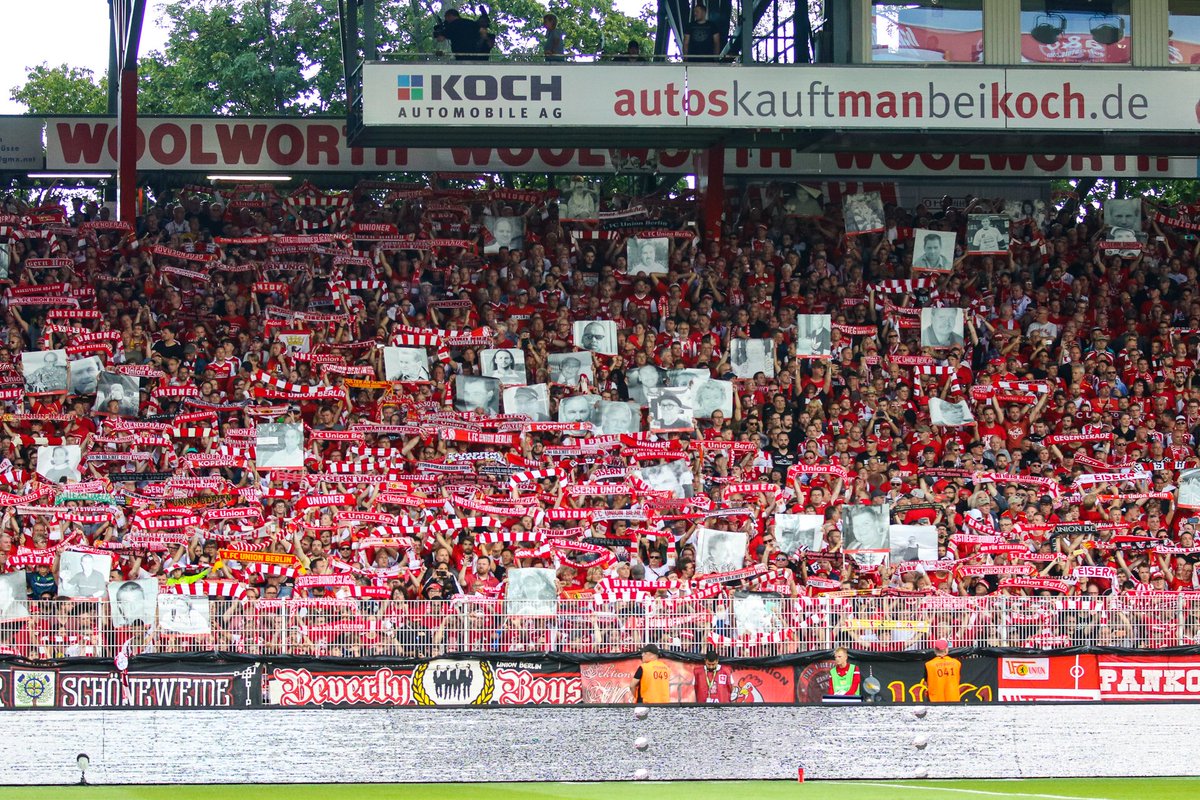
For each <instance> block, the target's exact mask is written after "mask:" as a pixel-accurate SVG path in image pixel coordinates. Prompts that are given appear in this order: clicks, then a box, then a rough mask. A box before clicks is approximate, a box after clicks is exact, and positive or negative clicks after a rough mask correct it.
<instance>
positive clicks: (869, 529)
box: [842, 504, 891, 550]
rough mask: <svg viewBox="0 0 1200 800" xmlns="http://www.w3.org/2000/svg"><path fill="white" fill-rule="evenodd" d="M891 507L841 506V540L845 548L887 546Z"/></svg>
mask: <svg viewBox="0 0 1200 800" xmlns="http://www.w3.org/2000/svg"><path fill="white" fill-rule="evenodd" d="M890 511H891V509H890V508H889V507H888V506H887V505H886V504H884V505H881V506H876V505H870V506H859V505H856V506H849V505H847V506H843V507H842V541H843V546H844V547H845V548H846V549H847V550H879V549H881V548H882V549H886V548H887V546H888V524H889V523H890V522H891V520H890V518H889V515H890Z"/></svg>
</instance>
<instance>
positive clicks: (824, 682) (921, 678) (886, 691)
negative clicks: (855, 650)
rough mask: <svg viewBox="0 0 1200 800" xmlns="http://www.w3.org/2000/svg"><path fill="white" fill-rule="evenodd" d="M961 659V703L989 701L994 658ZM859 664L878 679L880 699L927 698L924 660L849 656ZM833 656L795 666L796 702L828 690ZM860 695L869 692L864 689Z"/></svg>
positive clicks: (912, 700) (993, 695)
mask: <svg viewBox="0 0 1200 800" xmlns="http://www.w3.org/2000/svg"><path fill="white" fill-rule="evenodd" d="M960 660H961V661H962V665H963V669H962V682H961V686H960V697H961V702H963V703H990V702H992V701H994V700H995V699H996V694H997V682H998V677H997V668H996V659H995V658H992V657H990V656H989V657H982V658H979V657H968V658H962V659H960ZM851 663H852V664H856V665H857V666H858V669H859V672H860V673H861V674H862V680H863V682H864V683H865V682H866V680H867V678H869V677H871V676H874V677H875V679H876V680H878V681H879V686H880V690H879V694H878V695H877V696H876V699H875V701H876V702H879V703H924V702H926V701H927V700H928V695H927V691H926V686H925V663H924V662H923V661H912V660H906V661H898V660H896V661H892V660H882V659H881V660H874V659H871V660H865V659H860V658H854V657H852V658H851ZM832 667H833V659H832V658H830V659H827V660H821V661H814V662H812V663H810V664H805V665H803V666H797V667H796V702H798V703H801V704H805V703H819V702H821V698H822V697H823V696H825V695H827V694H829V693H830V688H829V685H830V680H829V670H830V668H832ZM863 697H864V698H868V697H869V695H868V694H867V693H866V691H865V689H864V691H863Z"/></svg>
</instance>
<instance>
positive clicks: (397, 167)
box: [0, 117, 1198, 178]
mask: <svg viewBox="0 0 1200 800" xmlns="http://www.w3.org/2000/svg"><path fill="white" fill-rule="evenodd" d="M18 122H19V126H18V127H22V128H23V127H28V125H29V123H31V122H32V123H35V124H36V126H37V130H38V136H36V137H35V139H34V140H35V141H36V142H37V147H38V160H37V163H36V164H33V165H32V166H41V143H40V127H41V120H37V119H20V120H18V121H14V120H13V119H0V137H2V138H3V139H4V141H8V140H9V138H10V134H9V131H10V129H11V130H12V133H11V136H12V137H15V136H16V135H17V133H18V132H19V131H18V130H17V128H14V127H13V126H14V125H17V123H18ZM622 153H623V154H624V155H627V156H629V157H631V158H635V159H637V160H638V161H640V162H646V161H648V160H654V161H656V162H657V164H658V171H659V172H662V173H669V174H687V173H690V172H692V171H693V170H694V168H695V167H694V156H695V155H696V153H695V152H694V151H692V150H688V149H675V148H664V149H658V150H654V151H653V159H651V158H649V156H650V155H651V151H650V150H648V149H646V148H632V149H628V150H623V151H622ZM137 154H138V169H139V170H140V171H143V172H150V171H166V172H173V171H177V172H199V171H205V170H212V171H217V172H228V173H237V172H264V171H267V172H271V171H283V172H301V173H308V172H314V173H316V172H323V173H329V172H348V173H353V172H372V171H382V172H388V171H407V172H488V173H492V172H520V171H530V172H550V173H565V174H577V173H588V172H593V173H594V172H609V171H611V170H612V169H613V166H614V165H613V159H612V154H611V153H610V152H609V151H608V149H606V148H600V147H593V148H590V147H562V148H552V147H513V148H506V147H425V148H417V147H366V148H358V147H350V145H349V144H348V143H347V140H346V132H345V121H344V120H341V119H334V118H329V117H312V118H308V119H294V118H292V119H274V118H268V117H246V118H216V117H138V140H137ZM45 163H46V167H47V168H48V169H56V170H73V169H79V170H93V169H97V170H115V169H116V168H117V121H116V118H115V117H49V118H47V119H46V150H45ZM779 170H789V171H791V172H792V173H794V174H796V175H798V176H803V175H838V176H841V177H852V176H853V177H862V176H881V177H882V176H900V175H903V176H905V177H907V178H911V177H913V176H917V175H923V176H939V177H955V176H987V177H1030V178H1048V177H1068V176H1087V175H1097V176H1100V175H1102V176H1109V177H1147V178H1149V177H1157V178H1194V177H1196V176H1197V171H1198V170H1197V159H1196V158H1184V157H1167V156H1120V155H1117V156H1113V155H1108V156H1098V155H1061V154H1050V153H1036V152H1023V153H1010V154H1002V153H990V154H982V153H806V152H801V151H800V150H795V149H790V148H745V147H738V148H733V147H731V148H727V149H726V151H725V171H726V173H727V174H730V175H761V174H769V175H772V176H774V175H777V174H778V172H779Z"/></svg>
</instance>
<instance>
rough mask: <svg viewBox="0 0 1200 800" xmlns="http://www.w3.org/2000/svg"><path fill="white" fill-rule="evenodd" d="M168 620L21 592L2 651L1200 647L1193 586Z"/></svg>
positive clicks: (35, 655)
mask: <svg viewBox="0 0 1200 800" xmlns="http://www.w3.org/2000/svg"><path fill="white" fill-rule="evenodd" d="M191 600H192V604H191V606H190V608H189V609H188V613H186V614H185V615H183V616H182V617H181V616H179V614H178V607H176V611H175V612H173V615H172V618H171V619H166V618H163V617H162V616H161V615H157V616H156V618H154V619H152V620H151V621H150V622H135V623H132V624H128V625H119V626H118V625H114V624H113V619H112V615H111V609H110V606H109V602H108V601H107V600H65V599H59V600H53V601H39V602H30V603H29V604H28V612H29V613H28V616H25V617H22V618H21V619H10V620H6V621H3V622H0V654H3V655H14V656H19V657H22V658H29V659H59V658H73V657H103V658H113V657H116V656H117V655H118V654H119V653H121V652H122V651H123V652H125V653H126V654H127V655H137V654H142V653H183V652H204V651H214V652H217V651H219V652H235V653H243V654H246V655H297V656H311V657H368V656H395V657H406V658H429V657H434V656H438V655H441V654H444V653H456V652H496V653H544V652H551V651H552V652H559V653H574V654H614V655H615V654H621V653H633V652H636V651H638V650H639V649H640V648H641V647H642V646H643V645H646V644H655V645H658V646H660V647H662V648H663V649H664V650H668V651H674V652H680V653H688V654H697V653H700V652H702V651H703V650H705V649H706V648H707V647H709V646H714V647H715V648H716V649H717V650H718V652H720V653H721V654H722V655H723V656H727V657H728V656H741V657H770V656H781V655H788V654H794V653H803V652H806V651H811V650H828V649H830V648H832V647H837V646H846V647H849V648H850V649H852V650H862V651H875V652H900V651H905V650H921V649H926V648H929V647H930V646H931V643H932V642H933V641H934V640H936V639H946V640H947V641H948V642H949V643H950V646H951V647H952V648H962V647H1006V648H1016V649H1029V650H1043V649H1058V648H1065V647H1125V648H1135V649H1145V650H1155V649H1161V648H1166V647H1176V646H1187V645H1195V644H1200V596H1197V595H1194V594H1178V595H1159V596H1139V595H1122V596H1117V597H1103V598H1036V597H1011V596H997V595H992V596H981V597H943V596H929V597H903V598H880V597H849V598H843V597H839V598H769V599H765V600H764V599H763V598H762V597H760V596H759V597H753V596H752V597H750V598H715V599H705V600H688V599H687V598H678V599H670V598H654V599H651V600H648V601H609V602H594V601H592V600H559V601H504V600H492V599H487V598H474V597H467V598H457V599H454V600H448V601H393V600H361V599H346V600H337V599H290V600H257V601H241V600H227V599H215V598H213V599H209V598H204V597H198V598H191Z"/></svg>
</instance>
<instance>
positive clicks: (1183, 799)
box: [0, 778, 1200, 800]
mask: <svg viewBox="0 0 1200 800" xmlns="http://www.w3.org/2000/svg"><path fill="white" fill-rule="evenodd" d="M48 791H49V792H50V794H48V793H47V792H48ZM274 796H282V797H287V798H288V800H391V799H392V798H396V800H524V798H529V799H530V800H616V798H620V800H741V798H747V800H785V799H786V800H809V799H810V798H811V800H818V798H819V800H903V798H906V797H911V798H913V800H917V799H918V798H921V800H925V798H929V799H930V800H937V799H938V798H944V800H954V799H955V798H961V800H970V799H971V798H975V800H987V799H988V798H1004V797H1012V798H1018V799H1021V798H1041V799H1042V800H1149V799H1150V798H1153V800H1193V798H1197V797H1200V779H1198V778H1037V779H1025V780H955V781H917V780H905V781H809V782H807V783H804V784H800V783H796V782H789V781H705V782H700V781H696V782H691V781H681V782H661V783H659V782H654V781H646V782H641V783H633V782H630V783H490V784H481V783H412V784H320V785H312V784H286V785H265V784H259V785H244V786H240V785H239V786H234V785H219V786H197V785H184V786H75V787H69V786H62V787H44V786H40V787H0V800H44V798H46V797H54V798H55V799H56V800H60V799H61V800H222V799H223V798H230V797H274Z"/></svg>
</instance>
